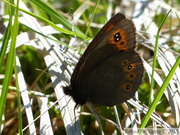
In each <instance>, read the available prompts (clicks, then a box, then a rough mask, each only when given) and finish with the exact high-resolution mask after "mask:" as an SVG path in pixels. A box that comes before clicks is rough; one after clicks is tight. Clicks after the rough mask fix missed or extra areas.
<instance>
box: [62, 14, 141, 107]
mask: <svg viewBox="0 0 180 135" xmlns="http://www.w3.org/2000/svg"><path fill="white" fill-rule="evenodd" d="M135 47H136V30H135V26H134V24H133V22H132V21H131V20H129V19H127V18H126V17H125V16H124V14H122V13H117V14H116V15H115V16H113V17H112V18H111V19H110V20H109V21H108V22H107V23H106V24H105V25H104V27H103V28H102V29H101V30H100V32H99V33H98V34H97V35H96V36H95V38H94V39H93V40H92V42H91V43H90V45H89V46H88V48H87V49H86V51H85V52H84V54H83V55H82V57H81V58H80V60H79V62H78V64H77V65H76V68H75V70H74V72H73V74H72V77H71V81H70V83H71V84H70V85H69V86H67V87H64V93H65V94H66V95H70V96H71V97H72V98H73V99H74V101H75V102H76V106H77V105H78V104H80V105H83V104H85V103H86V101H89V102H91V103H92V104H99V105H105V106H113V105H116V104H119V103H122V102H125V101H126V100H128V99H130V98H132V97H133V96H134V94H135V92H136V91H137V89H138V87H139V85H140V84H141V81H142V77H143V72H144V68H143V64H142V60H141V58H140V56H139V54H138V53H136V51H135Z"/></svg>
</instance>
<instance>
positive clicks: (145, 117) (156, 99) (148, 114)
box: [140, 10, 179, 128]
mask: <svg viewBox="0 0 180 135" xmlns="http://www.w3.org/2000/svg"><path fill="white" fill-rule="evenodd" d="M170 12H171V10H170V11H169V12H168V13H167V15H166V16H165V18H164V19H163V21H162V23H161V25H160V27H159V29H158V32H157V36H156V43H155V49H154V59H153V67H152V77H151V90H152V89H153V86H154V70H155V65H156V54H157V49H158V38H159V34H160V30H161V28H162V26H163V24H164V22H165V20H166V18H167V17H168V15H169V13H170ZM178 62H179V61H177V62H176V63H175V65H174V66H173V68H172V70H171V71H170V72H169V75H168V76H167V78H166V79H165V81H164V83H163V85H162V86H161V88H160V90H159V91H158V93H157V94H156V96H155V98H154V101H153V102H152V104H151V105H150V107H149V110H148V112H147V114H146V115H145V116H144V118H143V121H142V124H141V126H140V128H144V127H145V126H146V124H147V122H148V121H149V119H150V116H151V114H152V113H153V111H154V110H155V107H156V105H157V103H158V102H159V100H160V98H161V97H162V95H163V93H164V90H165V88H166V87H167V85H168V83H169V81H170V79H171V78H172V75H173V74H174V72H175V70H176V68H177V65H178Z"/></svg>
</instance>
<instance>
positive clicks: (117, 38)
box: [114, 32, 121, 42]
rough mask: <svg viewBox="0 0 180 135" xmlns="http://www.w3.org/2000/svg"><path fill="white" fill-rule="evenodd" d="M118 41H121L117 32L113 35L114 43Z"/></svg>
mask: <svg viewBox="0 0 180 135" xmlns="http://www.w3.org/2000/svg"><path fill="white" fill-rule="evenodd" d="M120 40H121V36H120V33H119V32H118V33H116V34H115V35H114V42H118V41H120Z"/></svg>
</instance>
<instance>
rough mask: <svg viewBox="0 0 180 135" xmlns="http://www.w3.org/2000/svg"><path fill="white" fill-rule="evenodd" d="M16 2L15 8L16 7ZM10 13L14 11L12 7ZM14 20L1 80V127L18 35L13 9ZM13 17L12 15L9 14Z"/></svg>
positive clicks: (16, 14) (16, 19)
mask: <svg viewBox="0 0 180 135" xmlns="http://www.w3.org/2000/svg"><path fill="white" fill-rule="evenodd" d="M18 2H19V1H17V7H18ZM11 8H12V11H13V10H14V9H13V7H11ZM14 14H15V18H14V23H13V24H14V25H13V26H12V33H11V38H12V41H11V44H10V51H9V54H8V58H7V65H6V70H5V78H4V80H3V87H2V93H1V97H0V125H2V116H3V114H4V110H5V105H6V99H7V98H6V97H7V93H8V88H9V84H10V81H11V78H12V71H13V63H14V59H15V46H16V36H17V34H18V8H15V12H14ZM10 15H11V16H13V14H10Z"/></svg>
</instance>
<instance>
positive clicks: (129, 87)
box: [124, 83, 132, 91]
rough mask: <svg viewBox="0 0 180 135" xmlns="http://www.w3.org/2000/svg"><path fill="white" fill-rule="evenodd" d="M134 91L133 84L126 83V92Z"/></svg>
mask: <svg viewBox="0 0 180 135" xmlns="http://www.w3.org/2000/svg"><path fill="white" fill-rule="evenodd" d="M131 89H132V84H131V83H125V84H124V90H126V91H130V90H131Z"/></svg>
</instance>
